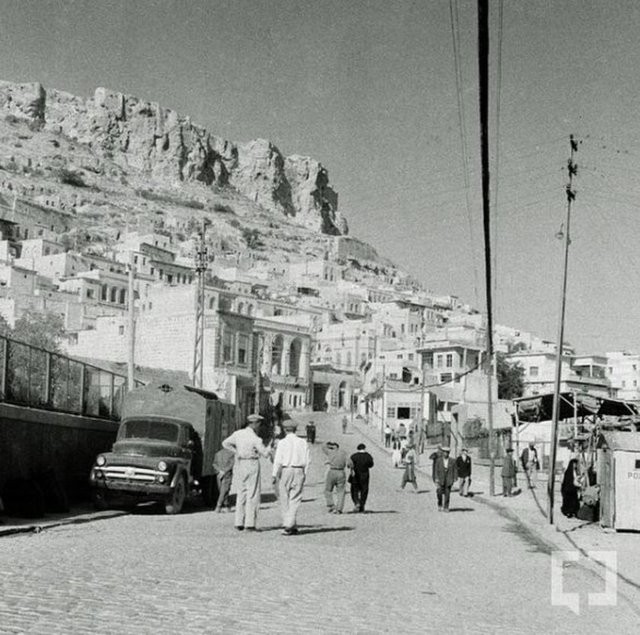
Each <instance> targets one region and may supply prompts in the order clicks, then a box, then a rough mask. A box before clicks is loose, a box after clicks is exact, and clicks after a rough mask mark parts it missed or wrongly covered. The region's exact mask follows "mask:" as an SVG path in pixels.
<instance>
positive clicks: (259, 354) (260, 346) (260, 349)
mask: <svg viewBox="0 0 640 635" xmlns="http://www.w3.org/2000/svg"><path fill="white" fill-rule="evenodd" d="M255 345H256V396H255V403H254V406H253V411H254V412H255V414H260V391H261V390H262V359H263V355H264V337H263V336H262V333H256V339H255Z"/></svg>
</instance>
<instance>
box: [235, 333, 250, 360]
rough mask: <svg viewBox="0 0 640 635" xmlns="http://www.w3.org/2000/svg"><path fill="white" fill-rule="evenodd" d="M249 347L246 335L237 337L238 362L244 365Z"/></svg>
mask: <svg viewBox="0 0 640 635" xmlns="http://www.w3.org/2000/svg"><path fill="white" fill-rule="evenodd" d="M248 349H249V338H248V337H247V336H246V335H240V336H239V337H238V364H239V365H240V366H244V365H246V363H247V351H248Z"/></svg>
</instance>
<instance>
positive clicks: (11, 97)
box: [0, 82, 348, 235]
mask: <svg viewBox="0 0 640 635" xmlns="http://www.w3.org/2000/svg"><path fill="white" fill-rule="evenodd" d="M0 113H2V114H3V115H4V117H5V121H6V120H7V118H8V121H9V122H10V123H12V124H19V123H20V122H26V123H27V124H28V125H29V130H30V131H31V133H33V135H41V136H43V135H49V137H48V139H47V142H48V143H51V144H52V145H53V146H54V147H57V148H60V149H62V147H61V141H60V138H58V139H56V136H57V137H61V138H62V139H63V141H64V142H65V143H64V144H62V145H63V146H64V149H65V150H66V152H65V153H64V154H63V153H62V152H58V153H55V154H56V155H57V156H56V161H58V163H69V164H70V165H71V167H75V168H80V167H82V166H77V165H76V166H74V165H73V159H74V158H77V157H79V156H80V155H84V157H83V161H84V162H85V163H86V160H87V155H90V158H91V166H92V170H93V173H94V174H98V175H100V174H103V175H104V174H107V173H108V174H110V175H111V176H115V174H116V173H118V172H119V173H120V179H121V180H123V179H124V178H127V179H129V180H131V179H135V180H137V181H138V182H142V181H144V182H146V183H147V184H148V185H149V186H151V187H153V186H154V185H156V184H157V185H158V186H159V187H162V188H168V187H169V188H170V187H173V188H179V187H181V186H185V185H190V184H194V185H200V186H204V187H206V188H209V189H210V190H211V191H212V192H215V193H217V194H220V192H228V193H230V194H233V193H237V194H238V195H239V196H240V197H242V198H245V199H248V201H250V202H252V203H254V204H255V205H257V206H259V208H261V209H262V210H265V211H266V212H269V213H271V214H272V215H274V218H275V219H276V220H277V219H278V218H280V217H285V218H286V219H287V220H288V221H289V222H290V223H292V224H295V225H299V226H301V227H304V228H306V229H309V230H312V231H316V232H321V233H323V234H329V235H344V234H346V233H347V231H348V230H347V223H346V221H345V219H344V218H343V217H342V216H341V215H340V213H339V211H338V195H337V193H336V192H335V191H334V190H333V189H332V188H331V186H330V185H329V176H328V174H327V171H326V169H325V168H324V167H323V166H322V165H321V164H320V163H319V162H318V161H315V160H313V159H311V158H308V157H301V156H298V155H292V156H284V155H283V154H282V153H281V152H280V150H279V149H278V148H277V147H276V146H275V145H274V144H273V143H271V142H269V141H266V140H263V139H258V140H254V141H251V142H249V143H245V144H241V143H234V142H232V141H229V140H226V139H222V138H221V137H218V136H216V135H214V134H212V133H211V132H209V131H207V130H206V129H205V128H202V127H200V126H197V125H195V124H194V123H192V121H191V119H190V118H189V117H188V116H183V115H180V114H178V113H176V112H175V111H173V110H169V109H167V108H162V107H161V106H160V105H159V104H157V103H153V102H147V101H143V100H141V99H138V98H137V97H133V96H130V95H124V94H122V93H117V92H112V91H109V90H107V89H105V88H98V89H96V91H95V94H94V95H93V97H90V98H84V97H78V96H76V95H71V94H69V93H65V92H61V91H57V90H52V89H47V90H45V88H44V87H43V86H42V85H41V84H39V83H30V84H12V83H7V82H0ZM43 138H44V136H43ZM2 141H4V142H5V145H7V142H9V143H8V145H11V144H10V142H11V138H10V135H8V136H7V135H4V136H3V138H2ZM23 141H30V139H23ZM56 142H57V143H58V145H57V146H56ZM26 145H33V144H24V143H20V146H16V145H15V144H14V148H15V147H25V146H26ZM49 147H50V146H49ZM14 152H15V151H14ZM5 154H6V152H5ZM15 154H18V155H24V154H25V153H24V152H16V153H15ZM5 158H6V159H7V160H10V159H13V160H14V161H15V156H13V155H8V156H6V157H5ZM31 158H32V162H33V161H35V163H36V164H37V163H40V164H41V165H40V168H41V169H43V170H44V168H46V167H47V166H44V165H42V161H41V160H39V158H38V155H36V156H33V157H31ZM49 167H50V166H49ZM67 167H68V166H67ZM84 167H85V168H86V167H87V166H86V165H84Z"/></svg>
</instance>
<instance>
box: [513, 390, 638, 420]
mask: <svg viewBox="0 0 640 635" xmlns="http://www.w3.org/2000/svg"><path fill="white" fill-rule="evenodd" d="M574 399H575V404H574ZM553 400H554V395H553V393H547V394H545V395H537V396H535V397H521V398H520V399H514V403H515V405H516V411H517V413H518V420H519V421H550V420H551V418H552V416H553ZM637 414H638V408H637V406H636V405H635V404H634V403H631V402H629V401H622V400H620V399H609V398H606V397H596V396H594V395H589V394H586V393H572V392H563V393H561V394H560V408H559V413H558V419H559V420H562V419H573V417H574V415H577V416H578V417H587V416H590V415H596V416H599V417H603V416H611V417H623V416H629V415H637Z"/></svg>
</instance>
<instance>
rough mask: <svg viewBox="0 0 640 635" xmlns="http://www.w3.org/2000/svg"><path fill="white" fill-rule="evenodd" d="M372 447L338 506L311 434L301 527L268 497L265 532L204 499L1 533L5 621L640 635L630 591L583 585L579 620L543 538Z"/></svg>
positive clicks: (153, 629)
mask: <svg viewBox="0 0 640 635" xmlns="http://www.w3.org/2000/svg"><path fill="white" fill-rule="evenodd" d="M318 419H319V418H318V417H317V418H316V420H318ZM318 428H319V434H318V437H319V440H323V439H327V438H328V437H332V438H335V439H337V440H339V441H340V442H344V447H346V448H348V449H349V450H352V449H354V448H355V445H356V444H357V443H358V442H359V441H361V440H362V438H361V437H360V436H359V434H358V433H357V432H355V431H353V432H351V433H348V434H347V435H346V436H343V435H342V434H341V433H339V432H338V431H337V428H338V426H337V425H336V424H335V422H334V421H333V420H332V418H331V417H326V418H324V419H323V420H322V421H319V422H318ZM372 454H373V456H374V459H375V460H376V462H377V463H376V467H375V468H374V471H373V475H372V491H371V495H370V503H369V508H370V510H371V512H370V513H367V514H364V515H363V514H344V515H342V516H335V515H330V514H327V512H326V510H325V507H324V501H323V497H322V472H323V469H322V457H321V453H320V449H319V447H318V444H316V446H314V448H313V458H314V459H315V465H314V468H313V470H312V472H311V474H310V478H309V482H308V486H307V488H306V493H305V503H304V504H303V506H302V512H301V516H300V518H299V521H300V523H301V530H302V531H301V534H300V535H298V536H283V535H281V533H280V531H279V516H278V512H277V508H276V506H275V503H273V502H267V503H266V504H264V505H263V508H262V511H261V515H260V519H259V523H260V525H261V527H262V531H261V532H258V533H255V534H246V533H244V532H243V533H240V532H237V531H235V530H234V529H233V528H232V524H233V519H232V515H228V514H214V513H212V512H210V511H202V510H198V509H196V510H193V511H192V512H191V513H185V514H182V515H180V516H175V517H169V516H163V515H160V514H155V513H149V512H148V511H147V512H140V513H137V514H132V515H128V516H121V517H117V518H113V519H109V520H104V521H99V522H95V523H90V524H85V525H77V526H73V525H70V526H65V527H61V528H58V529H52V530H48V531H46V532H43V533H40V534H35V535H22V536H15V537H6V538H2V539H0V632H2V633H23V632H25V633H95V632H100V633H108V632H110V633H136V634H138V633H153V634H154V635H157V634H158V633H175V632H183V633H205V632H211V633H213V632H215V633H220V632H223V633H236V632H259V633H305V632H314V633H320V632H323V633H354V632H358V633H376V632H394V633H395V632H402V633H424V632H436V631H437V632H440V633H442V632H444V633H538V634H539V633H577V632H580V633H603V632H607V631H612V630H615V631H616V632H618V633H635V632H638V629H637V625H638V623H640V610H639V609H634V607H632V606H630V605H629V603H628V602H627V601H625V600H623V599H620V600H619V602H618V606H617V607H588V606H586V595H584V596H583V598H582V605H581V607H580V608H581V614H580V615H579V616H576V615H574V614H573V613H572V612H571V611H570V610H569V609H568V608H566V607H556V606H552V605H551V601H550V558H549V555H548V554H547V553H545V550H544V547H543V546H542V545H538V544H536V543H535V540H533V539H532V538H531V537H530V536H527V535H526V532H523V531H522V530H521V529H519V528H518V527H517V526H515V525H513V524H512V523H510V522H509V521H508V520H505V519H504V518H502V517H500V516H499V515H497V514H496V513H495V512H494V511H492V510H491V509H489V508H487V507H486V506H484V505H482V504H480V503H477V502H473V501H472V500H464V501H462V500H461V499H460V498H458V497H457V496H455V498H454V504H453V510H452V512H451V513H449V514H444V513H438V512H437V511H436V505H435V495H434V492H433V487H432V485H431V483H426V482H420V483H419V485H420V491H419V493H418V494H414V493H409V492H408V491H406V492H399V491H398V486H399V483H400V477H401V471H400V470H394V469H393V468H392V467H391V466H390V461H389V460H388V457H387V456H386V455H384V454H382V453H381V452H379V451H377V450H375V449H372ZM265 467H267V466H266V465H265ZM423 481H424V478H423ZM267 494H268V492H267ZM268 498H269V497H268ZM346 509H348V510H350V509H351V506H350V505H349V506H347V508H346ZM602 587H603V583H602V581H601V580H600V579H599V578H597V577H595V576H594V575H592V574H591V573H588V572H586V571H585V570H583V569H582V568H580V567H579V566H577V565H573V566H571V567H570V568H568V569H567V570H566V573H565V589H566V590H567V591H579V592H581V593H583V594H586V593H587V592H589V591H591V592H597V591H601V590H602Z"/></svg>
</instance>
